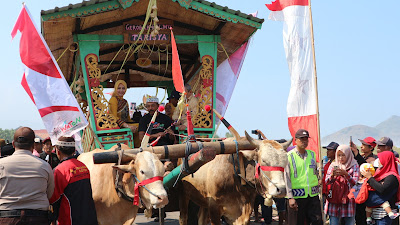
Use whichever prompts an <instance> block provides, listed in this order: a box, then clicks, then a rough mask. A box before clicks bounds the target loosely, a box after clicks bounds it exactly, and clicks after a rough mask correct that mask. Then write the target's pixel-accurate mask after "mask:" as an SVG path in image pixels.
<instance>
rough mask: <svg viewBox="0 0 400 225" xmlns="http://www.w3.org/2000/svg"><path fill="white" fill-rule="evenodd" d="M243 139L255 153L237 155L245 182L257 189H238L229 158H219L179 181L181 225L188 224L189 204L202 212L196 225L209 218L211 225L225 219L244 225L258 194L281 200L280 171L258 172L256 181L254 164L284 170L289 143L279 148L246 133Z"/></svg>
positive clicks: (242, 152)
mask: <svg viewBox="0 0 400 225" xmlns="http://www.w3.org/2000/svg"><path fill="white" fill-rule="evenodd" d="M246 136H247V139H248V140H249V141H250V142H252V143H253V144H254V145H255V146H256V147H257V149H255V150H247V151H240V154H243V156H244V158H245V159H247V160H245V162H244V163H245V165H246V182H247V183H251V184H252V185H253V186H255V187H256V189H254V187H251V185H241V180H240V178H238V177H235V172H234V166H233V163H232V159H231V155H218V156H217V157H215V159H214V160H213V161H211V162H209V163H207V164H206V165H204V166H202V167H201V168H200V169H199V170H198V171H197V172H195V173H194V176H193V177H192V176H187V177H185V178H183V179H182V183H183V188H184V191H183V193H182V196H181V200H180V203H181V213H180V221H179V222H180V224H181V225H186V224H187V217H188V210H187V205H188V202H189V200H192V201H193V202H195V203H196V204H197V205H199V206H200V208H201V209H200V213H199V225H202V224H207V223H208V218H210V220H211V224H212V225H218V224H221V216H224V217H225V218H226V220H227V222H228V223H229V224H240V225H243V224H249V222H250V214H251V212H252V211H253V203H254V199H255V196H256V194H257V192H258V193H260V194H261V195H263V196H264V197H266V196H267V194H269V195H272V196H274V197H284V195H285V193H286V189H285V182H284V173H283V171H262V172H261V171H260V174H261V175H260V176H259V178H258V179H255V178H254V172H255V162H259V163H260V164H261V166H271V167H283V168H285V166H286V165H287V163H288V160H287V156H286V151H285V150H286V148H287V147H288V146H289V145H290V141H288V142H286V143H284V144H282V145H281V144H279V143H278V142H276V141H270V140H263V141H260V140H254V139H252V138H251V137H249V136H248V134H247V133H246ZM230 141H232V140H230ZM235 155H236V154H235ZM236 160H237V159H236ZM236 168H237V167H236ZM249 175H250V176H249ZM267 177H268V178H269V179H270V180H271V181H272V183H271V182H270V181H269V180H268V178H267Z"/></svg>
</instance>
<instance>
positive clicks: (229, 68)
mask: <svg viewBox="0 0 400 225" xmlns="http://www.w3.org/2000/svg"><path fill="white" fill-rule="evenodd" d="M251 15H253V16H257V12H256V13H252V14H251ZM251 40H252V38H250V39H249V40H248V41H247V42H246V43H244V44H243V45H242V46H241V47H240V48H239V49H238V50H236V51H235V52H234V53H233V54H232V55H231V56H229V59H226V60H225V61H223V62H222V63H221V64H220V65H219V66H218V68H217V88H216V100H217V103H216V106H215V107H216V110H217V111H218V112H219V113H220V114H221V116H224V115H225V112H226V110H227V108H228V105H229V102H230V100H231V97H232V94H233V90H234V89H235V86H236V82H237V80H238V79H239V74H240V70H241V69H242V65H243V62H244V59H245V58H246V54H247V49H248V48H249V45H250V43H251Z"/></svg>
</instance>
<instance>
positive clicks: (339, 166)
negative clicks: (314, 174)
mask: <svg viewBox="0 0 400 225" xmlns="http://www.w3.org/2000/svg"><path fill="white" fill-rule="evenodd" d="M335 158H336V159H335V161H334V162H333V163H332V164H331V165H330V166H329V168H328V171H327V173H326V178H325V182H326V183H327V184H332V186H331V187H332V188H331V190H328V192H329V193H328V196H327V201H326V204H325V214H327V215H329V218H330V224H332V225H338V224H340V222H339V220H340V219H341V218H342V220H344V224H345V225H353V224H354V222H355V220H354V219H355V213H356V203H355V200H354V198H350V199H349V198H348V197H347V195H348V194H349V192H350V189H351V187H353V186H354V185H355V184H356V183H357V181H358V179H359V177H360V167H359V166H358V163H357V161H356V160H355V159H354V155H353V152H352V151H351V150H350V146H348V145H339V147H337V150H336V157H335ZM335 185H337V186H335ZM328 189H329V188H328ZM341 190H343V191H341ZM336 193H338V194H337V195H335V194H336Z"/></svg>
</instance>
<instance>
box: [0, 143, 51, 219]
mask: <svg viewBox="0 0 400 225" xmlns="http://www.w3.org/2000/svg"><path fill="white" fill-rule="evenodd" d="M53 191H54V177H53V171H52V169H51V167H50V165H49V164H48V163H47V162H45V161H43V160H41V159H39V158H37V157H35V156H33V155H32V152H31V151H30V150H21V149H18V150H16V151H15V152H14V154H12V155H11V156H8V157H5V158H2V159H0V224H14V223H17V222H19V224H48V209H49V200H48V199H49V198H50V197H51V195H52V194H53ZM21 222H23V223H21Z"/></svg>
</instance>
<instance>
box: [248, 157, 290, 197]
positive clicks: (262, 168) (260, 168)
mask: <svg viewBox="0 0 400 225" xmlns="http://www.w3.org/2000/svg"><path fill="white" fill-rule="evenodd" d="M255 170H256V171H255V173H256V174H255V177H256V179H257V180H258V181H259V182H260V186H261V189H263V185H262V182H261V179H259V178H260V172H261V174H262V176H263V177H265V178H267V180H268V181H269V182H270V183H271V184H272V185H274V186H275V187H276V189H277V190H278V191H279V188H278V185H277V184H275V183H274V182H272V180H271V179H270V178H269V177H268V176H267V174H265V173H264V171H282V172H284V171H285V169H284V168H283V167H278V166H261V164H260V163H258V162H257V161H256V169H255ZM262 193H264V190H262Z"/></svg>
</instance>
